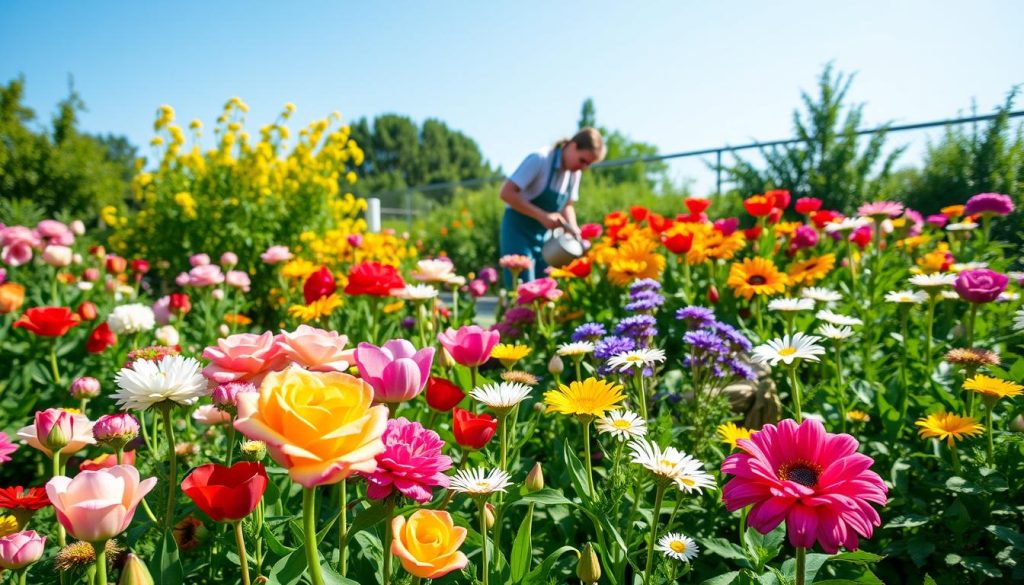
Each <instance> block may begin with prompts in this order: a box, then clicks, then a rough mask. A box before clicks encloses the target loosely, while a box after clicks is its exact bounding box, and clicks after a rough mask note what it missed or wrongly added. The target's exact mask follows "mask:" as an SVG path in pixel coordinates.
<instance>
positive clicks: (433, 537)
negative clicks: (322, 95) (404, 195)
mask: <svg viewBox="0 0 1024 585" xmlns="http://www.w3.org/2000/svg"><path fill="white" fill-rule="evenodd" d="M242 106H244V104H241V102H238V103H230V104H229V106H228V107H227V108H226V113H225V116H226V118H225V120H224V123H225V124H229V123H230V116H231V115H233V112H236V111H238V110H240V109H241V108H242ZM286 113H287V110H286ZM171 119H172V114H170V113H167V112H162V113H161V119H160V120H159V121H158V124H157V130H158V132H165V133H166V134H167V135H168V141H169V142H170V143H171V144H172V145H174V144H177V145H178V147H177V148H168V149H167V151H166V155H165V158H164V163H162V164H161V165H160V167H159V169H158V170H157V171H155V172H153V173H143V174H140V175H139V176H138V177H137V178H136V179H135V182H134V184H133V188H135V189H136V191H137V195H138V196H139V200H140V202H141V203H140V206H139V207H138V208H137V209H136V211H135V213H136V214H137V215H136V217H135V218H133V219H132V220H131V221H129V220H127V219H126V218H125V217H124V215H119V214H123V213H125V212H121V211H118V210H115V209H110V210H104V215H105V216H106V217H105V220H107V224H108V225H109V226H112V228H111V229H106V230H103V231H97V232H96V233H95V234H94V233H93V231H92V230H91V229H89V230H87V229H86V227H85V225H83V224H82V223H81V222H78V221H68V222H62V221H57V220H54V219H48V220H44V221H42V222H39V223H38V224H37V225H7V226H3V227H2V230H0V245H2V262H3V269H2V272H0V274H2V276H0V281H2V284H0V321H2V326H0V348H2V352H0V356H2V357H0V364H2V366H3V372H4V374H3V377H2V378H3V379H2V380H0V402H2V410H0V431H3V432H0V567H2V569H3V573H4V576H3V578H4V579H7V580H9V582H11V583H47V584H51V583H58V582H59V583H62V584H72V583H89V584H93V585H99V584H107V583H111V582H116V583H122V584H142V583H154V582H155V583H163V584H179V583H190V584H191V583H239V582H241V583H244V584H245V585H250V584H251V583H271V584H280V585H286V584H287V585H292V584H297V583H309V584H312V585H324V584H341V583H350V584H351V583H357V584H371V583H382V584H384V585H389V584H395V585H397V584H406V583H417V584H420V583H436V584H438V585H441V584H447V583H452V584H455V583H460V584H472V583H483V584H484V585H487V584H490V583H493V584H505V583H508V584H523V585H540V584H546V583H566V582H570V583H575V582H581V583H585V584H593V583H608V584H613V585H638V584H644V585H650V584H655V583H676V582H691V583H708V584H713V585H726V584H728V583H761V584H765V585H767V584H779V585H782V584H786V583H798V584H804V583H812V582H817V583H829V584H839V583H865V584H868V583H883V582H884V583H902V582H908V583H982V582H992V583H995V582H999V583H1006V582H1015V581H1022V580H1024V564H1022V559H1024V534H1022V531H1021V526H1022V525H1024V483H1022V480H1021V470H1022V469H1024V434H1022V433H1024V418H1022V413H1024V401H1022V399H1021V396H1020V395H1021V394H1022V392H1024V386H1022V385H1021V383H1022V382H1024V357H1021V356H1022V352H1021V349H1022V345H1024V309H1022V308H1021V287H1022V285H1024V273H1022V272H1020V270H1021V265H1020V251H1019V250H1014V249H1013V248H1012V247H1010V246H1008V245H1007V244H1004V243H1002V242H999V241H995V240H993V239H992V229H991V228H992V226H993V224H997V223H999V222H1007V221H1011V219H1008V217H1007V216H1009V215H1010V213H1011V212H1012V211H1013V210H1014V203H1013V201H1012V200H1011V199H1010V198H1009V197H1008V196H1006V195H1001V194H997V193H982V194H976V195H973V196H972V195H970V194H965V196H964V197H963V204H962V205H954V206H951V207H947V208H944V209H942V212H941V213H939V214H935V215H929V216H927V217H925V216H923V215H922V214H920V213H918V212H917V211H915V210H913V209H907V208H904V206H903V205H902V204H899V203H895V202H889V201H879V202H874V203H868V204H865V205H862V206H861V207H860V208H859V209H858V210H856V212H855V213H849V214H847V215H844V214H842V213H840V212H838V211H833V210H828V209H826V208H823V206H822V202H821V201H820V200H816V199H811V198H800V199H796V200H792V199H793V198H792V197H791V196H790V194H789V192H787V191H782V190H775V191H768V192H765V193H763V194H757V195H752V196H750V197H749V198H747V199H746V200H745V201H744V202H743V207H744V208H745V211H746V213H745V214H744V215H743V216H741V217H718V216H717V215H716V209H715V201H714V200H713V199H710V200H709V199H695V198H691V199H685V200H682V199H681V200H679V205H678V208H679V209H678V214H677V215H675V216H674V217H667V216H663V215H659V214H657V213H654V212H652V211H649V210H648V209H645V208H641V207H634V208H631V209H628V210H619V211H614V212H611V213H609V214H607V216H605V217H604V220H603V222H601V223H594V224H587V225H586V226H584V227H583V233H584V237H585V238H586V239H587V241H588V242H589V245H588V248H587V252H586V254H585V256H583V257H581V258H579V259H578V260H576V261H574V262H572V263H571V264H569V265H567V266H563V267H561V268H558V269H554V270H552V271H551V272H550V274H549V275H547V276H545V277H544V278H540V279H538V280H534V281H531V282H520V281H519V278H518V276H519V274H520V273H521V271H522V270H523V269H524V267H525V266H524V262H529V260H528V259H526V258H523V257H513V256H509V257H504V258H500V259H497V258H496V259H495V263H494V264H493V265H492V266H480V267H478V269H477V270H475V271H474V272H473V273H469V274H459V273H457V271H456V270H455V267H454V265H453V263H452V262H451V261H450V260H449V259H447V258H445V257H438V258H429V257H420V256H419V255H418V253H417V246H415V245H414V243H413V242H409V241H407V240H406V239H405V238H403V237H401V236H400V235H397V234H394V233H382V234H374V233H366V230H365V224H364V223H363V222H362V220H361V219H359V218H358V213H359V212H360V211H361V209H362V202H361V201H359V200H357V199H354V198H352V197H351V196H342V195H339V192H338V182H339V180H341V181H344V180H346V178H347V177H345V175H344V174H343V173H340V172H339V171H338V170H337V165H338V164H340V163H344V161H345V160H348V159H349V158H350V157H355V158H358V157H359V156H361V154H360V153H359V151H358V148H357V147H354V145H353V144H352V143H351V142H346V138H345V133H344V131H334V133H333V134H330V133H329V132H328V130H327V122H326V121H325V122H324V123H323V124H322V125H315V126H314V127H311V128H310V129H308V133H309V134H307V135H306V136H307V138H308V140H309V141H311V142H310V143H311V144H315V143H317V142H319V141H320V140H321V139H322V138H324V137H325V136H326V139H325V140H324V143H325V144H326V146H325V147H324V149H321V150H317V151H316V152H314V151H312V150H311V149H303V147H302V144H303V143H302V142H300V146H299V147H297V148H296V149H295V151H293V152H292V153H290V154H286V153H280V156H278V155H279V153H278V146H277V145H278V142H276V140H277V138H275V136H277V137H279V136H280V135H281V134H283V132H284V131H283V130H281V127H277V126H275V127H274V128H270V129H268V130H266V131H265V134H264V136H263V141H262V142H261V143H260V144H259V145H257V146H256V147H248V146H246V147H244V148H243V149H242V151H243V152H244V155H243V156H247V157H250V158H249V162H248V163H246V164H247V165H248V166H245V168H247V169H254V171H253V172H239V173H235V174H232V173H233V172H234V171H232V170H231V169H234V168H236V167H242V166H243V165H242V164H241V163H240V162H239V160H237V159H233V158H232V155H231V154H230V151H231V148H228V149H227V150H225V151H224V152H221V151H219V150H215V151H213V152H211V153H207V154H205V155H204V154H202V153H198V151H197V152H195V153H192V154H189V153H187V152H186V153H185V154H182V152H185V151H184V150H183V149H182V148H181V145H183V144H184V139H183V138H182V137H181V131H180V129H177V127H176V126H173V125H172V124H171V123H170V122H171ZM194 129H195V130H197V131H198V129H197V128H195V127H194ZM235 131H237V129H233V130H228V132H226V133H225V135H224V136H227V135H230V134H231V132H235ZM304 132H307V131H304ZM313 134H316V136H315V137H314V136H313ZM224 136H222V137H221V140H226V138H225V137H224ZM304 140H305V138H304ZM242 141H243V142H244V139H242ZM229 146H230V145H229ZM332 169H333V170H332ZM215 177H219V178H218V179H217V180H220V181H228V182H229V183H230V184H232V185H234V186H235V187H236V188H237V192H238V193H239V197H240V198H242V199H243V201H239V202H235V203H234V204H232V205H235V206H237V205H241V206H242V209H247V210H249V211H247V213H250V212H251V213H257V211H256V210H258V209H262V208H263V207H265V206H270V207H275V206H276V207H275V209H276V210H277V211H278V212H282V213H288V212H289V211H288V210H291V209H295V210H299V209H300V208H302V207H303V204H302V202H304V201H308V200H313V201H315V202H317V203H316V205H315V206H310V207H309V208H308V209H306V212H308V213H309V214H310V218H313V217H316V216H320V215H322V216H324V217H329V218H331V219H332V222H331V223H330V225H329V226H326V227H323V228H322V229H311V230H308V231H303V232H302V233H301V235H300V236H299V237H297V238H290V237H288V236H287V234H288V233H291V232H285V231H281V232H274V231H273V228H272V223H273V222H272V221H270V220H268V219H267V218H272V216H258V217H257V216H255V215H253V216H251V217H252V219H253V220H254V221H255V220H259V221H261V222H264V223H261V224H258V225H257V226H256V227H253V236H252V237H246V238H245V239H244V241H243V240H239V245H237V246H230V245H229V244H226V243H225V242H229V241H231V238H233V237H236V236H237V234H227V235H225V236H224V239H222V240H217V242H218V243H217V244H216V245H215V246H216V247H214V245H211V247H209V248H205V249H196V248H195V243H193V242H187V241H186V242H184V243H183V242H180V241H176V240H175V241H170V240H168V239H167V238H166V237H161V235H160V230H164V229H173V226H172V225H171V223H169V222H173V221H179V222H188V221H193V220H194V221H207V222H210V223H209V226H208V227H206V228H203V229H201V230H193V231H192V232H190V233H199V232H202V231H204V230H214V228H215V226H216V222H217V221H218V214H221V213H227V212H228V211H229V210H228V208H227V207H225V208H223V209H221V208H215V209H202V210H201V211H202V213H201V214H197V209H196V207H197V205H199V204H197V202H196V200H195V198H194V196H193V195H192V192H195V191H198V189H199V187H196V184H197V183H198V182H200V181H204V180H213V179H214V178H215ZM185 179H188V180H190V181H195V183H193V184H192V186H191V187H189V186H188V185H187V184H186V182H183V181H184V180H185ZM349 180H354V179H349ZM280 193H285V195H280ZM247 202H259V204H260V205H259V206H255V203H254V206H253V207H246V206H247V205H249V203H247ZM225 205H228V204H227V203H225ZM168 210H172V211H173V212H174V213H175V215H174V216H173V217H171V216H169V215H167V216H166V217H162V216H161V215H160V214H161V213H163V214H167V213H169V211H168ZM138 214H141V215H142V216H143V217H142V218H139V217H138ZM147 214H148V216H147ZM200 216H202V217H205V219H200ZM140 220H141V221H140ZM296 221H299V220H296ZM306 223H307V224H308V223H309V222H306ZM261 225H266V226H267V227H266V229H262V228H261V229H257V228H258V227H259V226H261ZM741 225H742V226H747V227H745V228H741V227H740V226H741ZM1017 227H1018V228H1019V227H1020V226H1017ZM275 234H277V235H275ZM275 238H280V239H275ZM208 241H213V240H208ZM504 270H507V271H509V272H510V273H511V275H512V279H513V280H512V281H513V283H514V284H513V287H512V288H511V290H502V289H501V288H500V285H499V283H500V282H501V280H502V279H501V278H500V272H499V271H504ZM1015 270H1016V271H1015ZM484 296H497V298H498V299H499V305H498V314H497V318H496V321H495V323H494V324H493V325H486V326H481V325H482V324H487V323H489V321H487V320H486V319H485V317H486V316H484V315H479V314H478V311H477V306H476V303H477V301H478V299H479V298H481V297H484Z"/></svg>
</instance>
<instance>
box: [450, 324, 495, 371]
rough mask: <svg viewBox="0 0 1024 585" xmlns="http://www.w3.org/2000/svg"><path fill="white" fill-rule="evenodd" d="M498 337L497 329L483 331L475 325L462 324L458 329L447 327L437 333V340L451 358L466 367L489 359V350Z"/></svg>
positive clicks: (475, 365)
mask: <svg viewBox="0 0 1024 585" xmlns="http://www.w3.org/2000/svg"><path fill="white" fill-rule="evenodd" d="M500 338H501V334H499V333H498V332H497V331H485V330H483V329H481V328H480V327H479V326H477V325H464V326H462V327H459V329H458V331H456V330H454V329H452V328H451V327H449V328H448V330H447V331H445V332H444V333H438V334H437V340H438V341H440V342H441V345H442V346H444V348H445V349H447V350H448V353H449V354H451V356H452V359H454V360H455V361H456V363H459V364H461V365H463V366H466V367H467V368H473V367H477V366H479V365H482V364H483V363H484V362H486V361H487V360H488V359H490V357H491V350H492V349H494V346H495V345H497V344H498V340H499V339H500Z"/></svg>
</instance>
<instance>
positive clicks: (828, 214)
mask: <svg viewBox="0 0 1024 585" xmlns="http://www.w3.org/2000/svg"><path fill="white" fill-rule="evenodd" d="M839 217H842V216H841V215H840V214H838V213H836V212H834V211H829V210H827V209H822V210H821V211H812V212H811V221H813V222H814V225H815V226H816V227H817V228H818V229H819V230H821V229H825V226H826V225H828V224H830V223H832V220H833V219H837V218H839Z"/></svg>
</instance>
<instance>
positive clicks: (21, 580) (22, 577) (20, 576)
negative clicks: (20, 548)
mask: <svg viewBox="0 0 1024 585" xmlns="http://www.w3.org/2000/svg"><path fill="white" fill-rule="evenodd" d="M26 577H28V567H25V568H24V569H22V570H20V571H18V585H25V578H26Z"/></svg>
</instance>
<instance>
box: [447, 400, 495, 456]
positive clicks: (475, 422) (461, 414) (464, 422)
mask: <svg viewBox="0 0 1024 585" xmlns="http://www.w3.org/2000/svg"><path fill="white" fill-rule="evenodd" d="M497 429H498V419H496V418H494V417H493V416H490V415H488V414H481V415H475V414H473V413H471V412H469V411H468V410H462V409H461V408H456V409H455V410H453V411H452V432H453V433H454V434H455V442H456V443H458V444H459V445H460V446H461V447H463V448H464V449H483V447H484V445H486V444H487V442H488V441H490V440H491V437H493V436H494V431H496V430H497Z"/></svg>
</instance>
